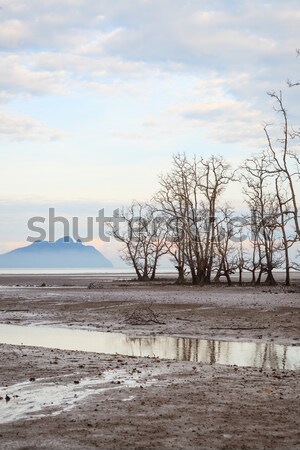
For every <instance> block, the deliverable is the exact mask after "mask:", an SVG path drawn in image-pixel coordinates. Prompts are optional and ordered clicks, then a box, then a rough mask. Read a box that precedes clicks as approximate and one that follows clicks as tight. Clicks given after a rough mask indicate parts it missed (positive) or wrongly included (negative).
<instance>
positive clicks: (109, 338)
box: [0, 325, 300, 370]
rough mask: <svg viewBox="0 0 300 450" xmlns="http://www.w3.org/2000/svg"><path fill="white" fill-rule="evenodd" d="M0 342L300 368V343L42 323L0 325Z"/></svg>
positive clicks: (196, 360)
mask: <svg viewBox="0 0 300 450" xmlns="http://www.w3.org/2000/svg"><path fill="white" fill-rule="evenodd" d="M0 343H6V344H13V345H20V344H23V345H29V346H39V347H47V348H57V349H62V350H78V351H88V352H96V353H106V354H115V353H118V354H120V355H127V356H150V357H158V358H162V359H175V360H179V361H193V362H203V363H206V364H216V363H217V364H224V365H237V366H251V367H260V368H272V369H288V370H297V369H300V347H299V346H286V345H279V344H273V343H270V344H266V343H256V342H239V341H233V342H230V341H216V340H205V339H194V338H187V337H175V336H153V337H140V338H136V337H129V336H127V335H125V334H122V333H103V332H97V331H85V330H70V329H67V328H54V327H43V326H40V327H39V326H17V325H0Z"/></svg>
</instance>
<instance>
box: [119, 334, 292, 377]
mask: <svg viewBox="0 0 300 450" xmlns="http://www.w3.org/2000/svg"><path fill="white" fill-rule="evenodd" d="M127 342H128V346H129V347H130V349H131V354H134V355H138V356H147V355H150V356H158V357H160V358H163V359H164V358H167V359H177V360H179V361H193V362H203V363H207V364H216V363H217V364H225V365H237V366H251V367H261V368H272V369H289V370H296V369H299V368H300V347H294V346H286V345H278V344H273V343H271V344H266V343H255V342H236V341H234V342H228V341H215V340H204V339H192V338H191V339H190V338H181V337H178V338H176V337H168V336H158V337H153V338H131V337H130V338H127Z"/></svg>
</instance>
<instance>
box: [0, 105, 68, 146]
mask: <svg viewBox="0 0 300 450" xmlns="http://www.w3.org/2000/svg"><path fill="white" fill-rule="evenodd" d="M62 136H63V134H62V132H61V131H58V130H57V131H56V130H51V129H49V128H47V126H45V125H44V124H42V123H40V122H39V121H37V120H34V119H32V118H29V117H21V116H17V115H14V114H8V113H6V112H0V139H1V140H8V141H24V140H30V141H36V140H38V141H54V140H57V139H60V138H62Z"/></svg>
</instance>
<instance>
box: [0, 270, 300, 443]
mask: <svg viewBox="0 0 300 450" xmlns="http://www.w3.org/2000/svg"><path fill="white" fill-rule="evenodd" d="M90 281H92V280H91V279H89V278H88V277H85V278H84V281H83V279H82V278H80V281H78V279H76V277H53V276H52V277H46V276H39V277H34V276H31V277H30V276H27V277H9V276H1V277H0V284H1V285H2V286H1V288H0V310H1V311H0V323H3V324H19V325H29V324H39V325H42V324H44V325H55V326H59V327H72V328H84V329H90V330H100V331H111V332H113V331H122V332H125V333H128V334H130V335H139V336H142V335H144V336H146V335H158V334H164V335H179V336H193V337H196V336H197V337H201V338H209V339H221V340H241V341H242V340H251V341H257V342H274V343H283V344H290V345H295V344H296V345H299V339H300V335H299V329H300V326H299V325H300V319H299V318H300V314H299V313H300V310H299V297H300V295H299V292H300V289H299V285H297V284H296V285H294V286H292V287H291V288H289V289H285V288H283V287H281V286H278V287H274V288H271V289H270V288H267V287H260V288H251V287H243V288H241V287H232V288H227V287H225V286H223V285H221V286H218V287H216V286H210V287H205V288H199V287H190V286H184V287H177V286H172V285H169V284H157V285H152V286H147V285H141V284H137V283H130V282H125V281H115V282H110V281H107V280H106V281H105V280H104V281H102V282H101V284H100V285H98V289H88V288H87V285H88V283H89V282H90ZM43 283H45V284H46V286H44V287H34V286H40V285H41V284H43ZM17 284H19V286H16V285H17ZM140 304H145V305H148V304H152V308H153V309H155V311H156V312H157V313H158V314H159V317H160V319H161V321H162V322H164V323H163V324H151V325H147V326H146V325H132V324H128V323H126V322H125V321H124V319H125V317H126V315H128V314H129V313H130V312H132V311H133V309H134V308H135V307H136V306H137V305H140ZM0 357H1V361H3V362H4V363H3V364H2V368H1V372H0V397H3V399H2V400H0V417H1V418H2V424H0V448H1V449H2V448H3V449H25V448H26V449H43V448H45V449H64V448H66V449H94V448H102V449H123V448H128V449H171V448H175V449H181V448H182V449H183V448H188V449H198V448H199V449H228V450H229V449H285V448H286V449H296V448H300V436H299V425H300V423H299V415H298V405H299V393H300V392H299V384H298V378H299V376H298V375H299V372H296V371H284V370H279V369H276V370H270V369H263V370H262V369H259V368H240V367H239V368H238V367H227V366H221V365H205V364H202V363H191V362H176V361H167V360H157V359H149V358H131V357H123V356H120V355H117V356H114V355H100V354H95V353H83V352H71V351H69V352H67V351H61V350H50V349H41V348H29V347H19V346H10V345H1V346H0ZM30 379H32V380H34V381H29V380H30ZM20 383H23V384H22V385H21V386H20ZM6 395H8V396H9V397H10V400H9V401H8V402H5V396H6ZM14 395H18V397H14ZM37 399H38V401H37ZM51 399H52V400H51ZM51 401H52V403H51ZM0 422H1V421H0ZM3 422H5V423H3Z"/></svg>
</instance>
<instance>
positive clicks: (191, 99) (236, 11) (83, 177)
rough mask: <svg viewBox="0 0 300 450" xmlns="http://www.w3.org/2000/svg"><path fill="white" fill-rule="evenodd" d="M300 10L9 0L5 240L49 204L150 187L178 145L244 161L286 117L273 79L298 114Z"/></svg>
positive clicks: (4, 30)
mask: <svg viewBox="0 0 300 450" xmlns="http://www.w3.org/2000/svg"><path fill="white" fill-rule="evenodd" d="M299 23H300V5H299V1H298V0H297V1H294V0H286V1H285V2H282V0H281V1H277V0H272V1H269V2H266V1H264V0H249V1H247V0H239V1H233V0H232V1H231V0H222V1H221V0H219V1H218V0H216V1H212V0H210V1H204V0H185V1H184V0H160V1H158V0H130V1H129V0H114V1H113V2H112V1H108V0H84V1H83V0H59V1H58V0H47V1H45V2H41V1H40V0H26V1H25V0H3V1H2V2H1V9H0V51H1V59H0V152H1V177H0V207H1V224H0V232H1V240H0V252H4V251H6V250H9V249H12V248H15V247H16V246H19V245H25V243H26V237H27V227H26V223H27V220H28V218H29V217H30V216H32V215H42V214H46V212H47V208H49V207H56V208H57V211H58V212H59V214H65V215H67V216H80V217H83V218H84V217H85V216H86V215H87V214H88V215H92V216H95V215H96V214H97V211H98V209H100V208H102V207H107V208H108V209H109V208H112V207H113V206H116V205H118V206H121V205H123V204H126V203H129V202H130V201H131V200H132V199H134V198H137V199H139V200H148V199H150V198H151V196H152V194H153V193H154V192H155V190H156V189H157V187H158V183H157V175H158V174H159V173H161V172H164V171H166V170H168V168H169V167H170V161H171V157H172V154H174V153H176V152H183V151H185V152H186V153H187V154H188V155H194V154H197V155H199V156H200V155H201V156H209V155H210V154H212V153H214V154H223V155H224V156H226V157H227V158H228V159H229V161H230V162H231V163H232V164H233V165H234V164H238V163H239V161H241V160H242V159H243V158H245V157H247V156H249V155H250V154H251V153H255V152H257V151H259V150H261V149H262V148H263V147H264V146H265V139H264V134H263V130H262V124H263V123H264V122H268V123H273V122H274V121H276V119H277V118H276V116H275V115H274V111H273V110H272V103H270V100H269V99H268V97H267V95H266V92H267V91H270V90H271V91H272V90H276V91H278V90H280V89H282V90H283V94H284V98H285V101H286V104H287V105H288V111H289V115H290V117H291V121H292V123H294V124H299V108H298V104H299V101H298V98H297V95H298V96H299V92H297V89H296V88H294V89H289V88H287V86H286V80H287V79H291V80H298V79H299V78H300V76H298V75H299V72H300V71H299V68H300V60H299V58H297V57H296V52H295V50H296V49H297V48H299V47H300V33H299ZM240 192H241V190H240V189H236V187H235V188H232V189H231V190H230V191H229V193H228V198H229V199H230V200H231V201H232V202H233V203H234V204H235V205H237V207H238V208H239V207H240V206H241V203H242V199H241V195H240ZM95 245H96V246H97V247H98V248H102V249H103V250H105V252H106V254H108V256H110V257H111V258H112V259H113V260H114V261H115V262H116V261H117V258H118V257H117V253H116V251H115V247H113V246H112V248H111V249H110V248H105V249H104V248H103V245H102V243H100V242H95Z"/></svg>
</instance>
